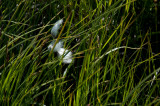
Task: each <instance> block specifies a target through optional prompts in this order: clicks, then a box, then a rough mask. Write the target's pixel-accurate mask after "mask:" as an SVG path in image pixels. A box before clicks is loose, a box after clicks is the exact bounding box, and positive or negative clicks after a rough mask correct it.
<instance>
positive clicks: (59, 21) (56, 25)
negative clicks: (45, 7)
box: [51, 19, 63, 38]
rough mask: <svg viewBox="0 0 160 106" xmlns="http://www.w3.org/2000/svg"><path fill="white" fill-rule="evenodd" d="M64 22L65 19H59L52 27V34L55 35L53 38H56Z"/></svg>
mask: <svg viewBox="0 0 160 106" xmlns="http://www.w3.org/2000/svg"><path fill="white" fill-rule="evenodd" d="M62 23H63V19H60V20H58V21H57V22H56V23H55V25H54V26H53V27H52V30H51V35H52V36H53V38H55V37H56V36H57V34H58V30H59V28H60V25H61V24H62Z"/></svg>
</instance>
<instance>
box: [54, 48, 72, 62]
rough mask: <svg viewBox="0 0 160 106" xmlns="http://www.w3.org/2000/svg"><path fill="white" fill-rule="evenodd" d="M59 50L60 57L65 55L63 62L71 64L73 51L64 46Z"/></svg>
mask: <svg viewBox="0 0 160 106" xmlns="http://www.w3.org/2000/svg"><path fill="white" fill-rule="evenodd" d="M57 52H58V56H59V57H63V63H66V64H70V63H71V62H72V59H73V58H72V52H70V51H69V50H65V49H64V48H60V49H59V50H58V51H57Z"/></svg>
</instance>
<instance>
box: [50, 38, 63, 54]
mask: <svg viewBox="0 0 160 106" xmlns="http://www.w3.org/2000/svg"><path fill="white" fill-rule="evenodd" d="M55 42H56V41H55V40H53V41H52V42H51V43H50V44H49V46H48V50H49V51H51V50H52V48H53V46H54V44H55ZM62 47H63V41H59V42H58V43H57V44H56V46H55V47H54V49H53V52H57V51H58V50H59V49H60V48H62Z"/></svg>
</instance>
